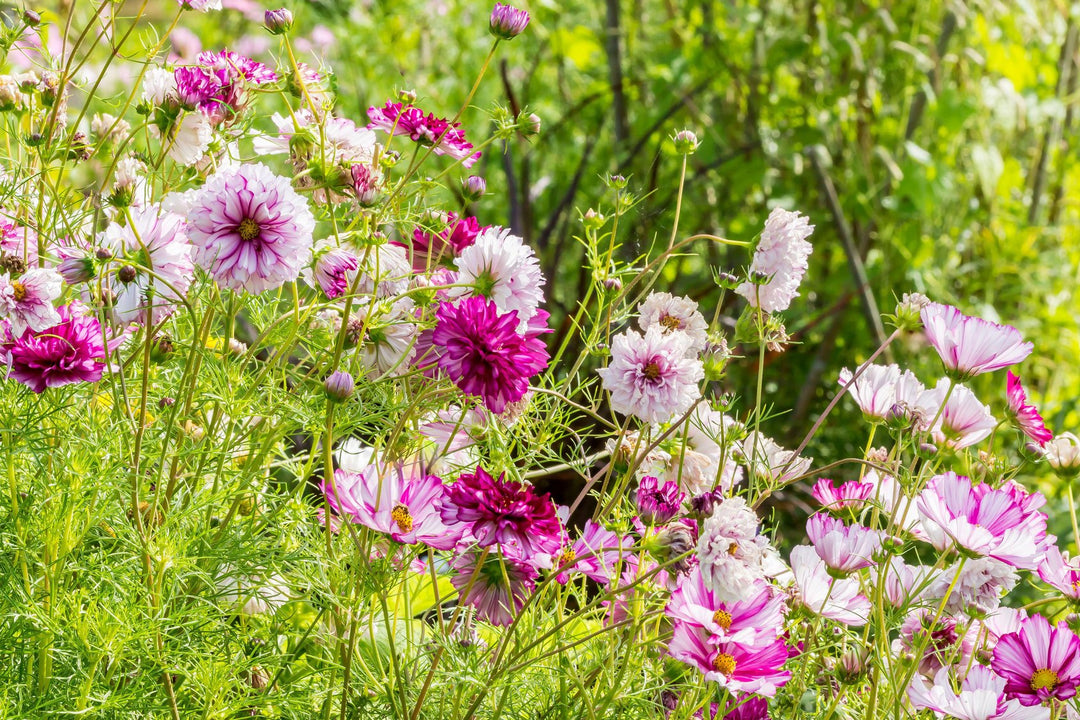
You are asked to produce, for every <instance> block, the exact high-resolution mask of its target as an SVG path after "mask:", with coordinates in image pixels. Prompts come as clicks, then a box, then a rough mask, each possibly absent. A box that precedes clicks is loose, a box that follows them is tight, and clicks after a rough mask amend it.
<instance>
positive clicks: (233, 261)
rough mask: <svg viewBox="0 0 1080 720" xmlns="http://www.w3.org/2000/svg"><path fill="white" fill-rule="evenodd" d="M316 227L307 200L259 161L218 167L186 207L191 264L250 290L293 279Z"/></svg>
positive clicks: (306, 257) (304, 261)
mask: <svg viewBox="0 0 1080 720" xmlns="http://www.w3.org/2000/svg"><path fill="white" fill-rule="evenodd" d="M314 229H315V217H314V216H313V215H312V214H311V210H310V209H309V208H308V204H307V200H305V199H304V198H302V197H300V195H298V194H297V193H296V191H295V190H293V189H292V186H291V185H290V184H289V181H288V180H287V179H285V178H283V177H280V176H278V175H275V174H274V173H273V172H272V171H271V170H270V168H268V167H266V166H265V165H260V164H245V165H239V166H235V167H226V168H222V169H221V170H218V171H217V172H216V173H214V174H213V175H211V176H210V177H209V178H208V179H207V180H206V184H205V185H203V186H202V187H201V188H200V189H199V190H198V192H197V194H196V195H195V199H194V201H193V203H192V206H191V209H190V211H189V212H188V237H189V238H190V239H191V242H192V244H193V245H194V246H195V263H196V264H197V265H199V266H200V267H202V268H204V269H205V270H206V271H207V272H209V273H210V275H212V276H213V278H214V280H216V281H217V283H218V284H219V285H220V286H222V287H226V288H230V289H232V290H246V291H248V292H249V293H253V294H258V293H261V292H265V291H266V290H273V289H275V288H278V287H281V286H282V285H284V284H285V283H287V282H290V281H292V280H295V279H296V278H297V276H298V275H299V274H300V269H301V268H302V267H304V265H306V264H307V263H308V262H309V260H310V259H311V247H312V232H313V231H314Z"/></svg>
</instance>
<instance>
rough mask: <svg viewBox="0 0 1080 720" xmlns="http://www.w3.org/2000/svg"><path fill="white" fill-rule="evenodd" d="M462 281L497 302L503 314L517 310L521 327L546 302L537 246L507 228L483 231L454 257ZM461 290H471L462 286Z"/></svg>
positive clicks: (477, 293) (496, 305) (520, 327)
mask: <svg viewBox="0 0 1080 720" xmlns="http://www.w3.org/2000/svg"><path fill="white" fill-rule="evenodd" d="M454 265H455V267H457V270H458V282H459V283H463V284H466V285H472V286H473V287H474V292H475V294H476V295H479V296H482V297H485V298H488V299H490V300H492V301H494V303H495V307H497V308H498V309H499V312H501V313H508V312H512V311H516V312H517V316H518V322H519V323H521V325H520V326H519V328H518V329H519V330H521V329H523V327H524V326H525V325H526V324H528V322H529V320H531V319H532V318H533V316H534V315H536V312H537V308H538V307H539V306H540V303H542V302H543V301H544V275H543V273H542V272H540V261H539V259H537V257H536V255H535V254H534V253H533V249H532V248H531V247H529V246H528V245H526V244H525V243H524V242H523V241H522V239H521V238H520V237H518V236H517V235H513V234H511V233H510V231H509V230H508V229H507V228H501V227H490V228H486V229H485V230H483V231H481V232H480V234H479V235H477V237H476V239H475V240H474V241H473V242H472V244H470V245H468V246H467V247H465V248H463V249H462V250H461V254H460V255H458V257H457V258H456V259H455V260H454ZM460 291H461V292H468V288H462V289H461V290H460Z"/></svg>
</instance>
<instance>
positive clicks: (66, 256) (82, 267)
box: [56, 248, 97, 285]
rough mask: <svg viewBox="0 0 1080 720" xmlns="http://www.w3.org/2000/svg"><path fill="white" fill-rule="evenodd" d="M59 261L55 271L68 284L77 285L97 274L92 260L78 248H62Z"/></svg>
mask: <svg viewBox="0 0 1080 720" xmlns="http://www.w3.org/2000/svg"><path fill="white" fill-rule="evenodd" d="M60 258H61V260H60V263H59V264H58V265H57V266H56V271H57V272H58V273H60V277H62V278H64V282H66V283H67V284H68V285H78V284H79V283H82V282H87V281H88V280H92V279H93V278H94V276H95V275H97V268H96V267H95V265H94V261H93V260H92V259H91V258H90V256H89V255H87V254H86V252H85V251H84V250H80V249H79V248H64V249H62V250H61V251H60Z"/></svg>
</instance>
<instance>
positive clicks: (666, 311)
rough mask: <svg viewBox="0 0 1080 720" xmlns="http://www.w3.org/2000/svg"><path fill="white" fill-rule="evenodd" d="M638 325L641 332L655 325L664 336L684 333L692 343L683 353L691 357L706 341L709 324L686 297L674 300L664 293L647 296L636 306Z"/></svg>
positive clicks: (695, 305)
mask: <svg viewBox="0 0 1080 720" xmlns="http://www.w3.org/2000/svg"><path fill="white" fill-rule="evenodd" d="M638 325H639V326H640V327H641V331H642V332H648V331H649V328H650V327H652V326H653V325H659V326H660V328H661V329H662V331H663V332H665V333H671V332H684V333H686V334H687V335H689V336H690V338H691V340H692V341H693V342H691V343H690V347H689V348H688V350H687V352H689V353H690V354H695V355H696V354H697V353H698V352H700V351H701V350H702V349H703V348H704V347H705V343H706V342H708V339H709V338H708V331H709V324H708V323H707V322H705V317H704V316H703V315H702V314H701V311H699V310H698V304H697V303H696V302H694V301H693V300H691V299H690V298H688V297H676V296H674V295H672V294H671V293H666V292H654V293H649V297H647V298H645V300H644V302H642V303H641V305H640V306H638Z"/></svg>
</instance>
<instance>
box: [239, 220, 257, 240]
mask: <svg viewBox="0 0 1080 720" xmlns="http://www.w3.org/2000/svg"><path fill="white" fill-rule="evenodd" d="M239 230H240V238H241V239H242V240H245V241H246V240H254V239H255V238H256V237H258V236H259V223H257V222H255V221H254V220H252V219H251V218H244V219H243V220H241V221H240V228H239Z"/></svg>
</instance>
